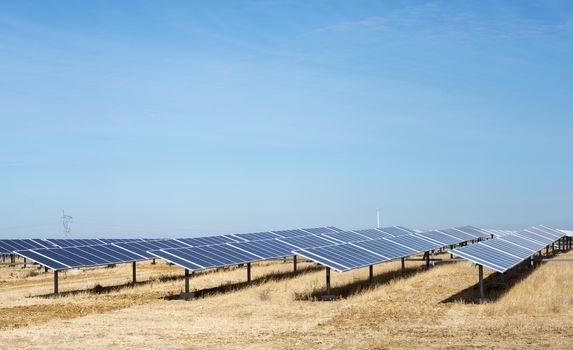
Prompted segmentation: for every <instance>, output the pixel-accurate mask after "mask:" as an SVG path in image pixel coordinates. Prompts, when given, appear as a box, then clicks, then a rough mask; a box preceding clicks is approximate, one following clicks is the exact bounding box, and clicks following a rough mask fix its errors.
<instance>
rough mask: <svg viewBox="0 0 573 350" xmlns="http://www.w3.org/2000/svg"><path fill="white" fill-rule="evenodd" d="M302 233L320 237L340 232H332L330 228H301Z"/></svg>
mask: <svg viewBox="0 0 573 350" xmlns="http://www.w3.org/2000/svg"><path fill="white" fill-rule="evenodd" d="M302 230H303V231H306V232H308V233H312V234H314V235H322V234H329V233H332V232H340V231H338V230H333V229H331V228H330V227H314V228H303V229H302Z"/></svg>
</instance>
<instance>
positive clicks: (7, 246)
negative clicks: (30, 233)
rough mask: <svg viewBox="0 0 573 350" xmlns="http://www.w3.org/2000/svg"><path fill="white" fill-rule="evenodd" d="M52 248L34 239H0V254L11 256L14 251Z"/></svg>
mask: <svg viewBox="0 0 573 350" xmlns="http://www.w3.org/2000/svg"><path fill="white" fill-rule="evenodd" d="M50 246H52V245H51V244H49V243H47V242H41V240H36V239H0V254H11V253H12V252H14V251H15V250H26V249H36V248H47V247H50Z"/></svg>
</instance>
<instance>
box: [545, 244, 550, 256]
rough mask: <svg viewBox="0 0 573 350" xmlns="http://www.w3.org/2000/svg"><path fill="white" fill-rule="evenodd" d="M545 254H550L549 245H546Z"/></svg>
mask: <svg viewBox="0 0 573 350" xmlns="http://www.w3.org/2000/svg"><path fill="white" fill-rule="evenodd" d="M545 256H549V246H547V247H545Z"/></svg>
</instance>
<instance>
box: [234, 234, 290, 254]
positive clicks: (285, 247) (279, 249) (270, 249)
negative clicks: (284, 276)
mask: <svg viewBox="0 0 573 350" xmlns="http://www.w3.org/2000/svg"><path fill="white" fill-rule="evenodd" d="M229 245H231V246H233V247H236V248H239V249H241V250H244V251H247V252H249V253H252V254H254V255H256V256H259V257H261V258H263V259H274V258H282V257H285V256H289V255H292V250H293V247H292V246H291V245H289V244H286V243H284V242H281V241H280V240H278V239H267V240H260V241H250V242H237V243H229Z"/></svg>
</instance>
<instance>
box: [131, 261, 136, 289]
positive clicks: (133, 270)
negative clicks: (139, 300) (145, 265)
mask: <svg viewBox="0 0 573 350" xmlns="http://www.w3.org/2000/svg"><path fill="white" fill-rule="evenodd" d="M131 283H133V284H135V283H137V265H136V263H135V261H132V262H131Z"/></svg>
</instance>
